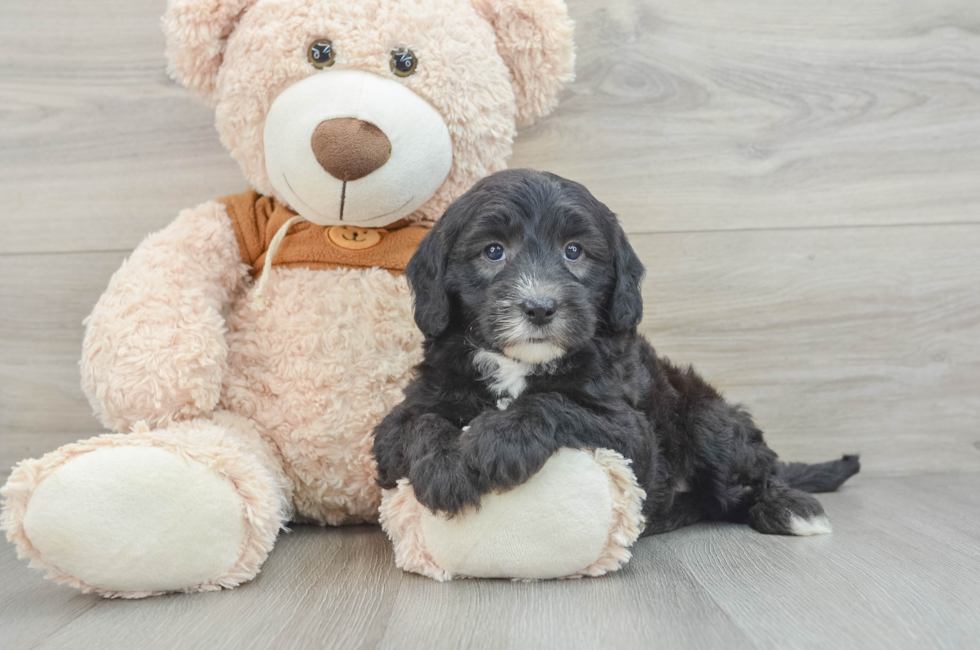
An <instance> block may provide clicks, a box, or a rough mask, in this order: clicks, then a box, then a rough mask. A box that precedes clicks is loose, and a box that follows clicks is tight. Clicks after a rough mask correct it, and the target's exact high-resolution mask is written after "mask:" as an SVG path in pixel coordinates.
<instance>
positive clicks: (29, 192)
mask: <svg viewBox="0 0 980 650" xmlns="http://www.w3.org/2000/svg"><path fill="white" fill-rule="evenodd" d="M164 5H165V2H164V0H143V1H141V2H134V1H133V0H89V1H87V2H77V0H44V2H39V1H38V0H3V2H0V196H3V197H4V201H3V203H2V206H3V207H2V209H0V229H2V232H3V236H0V479H2V478H4V476H5V474H4V472H5V471H6V468H8V467H10V465H12V464H13V463H14V462H15V461H17V460H19V459H21V458H24V457H27V456H37V455H40V454H43V453H44V452H46V451H48V450H50V449H53V448H55V447H57V446H58V445H60V444H64V443H66V442H69V441H72V440H75V439H78V438H81V437H88V436H91V435H94V434H97V433H99V432H101V428H100V425H99V424H98V422H97V421H96V420H95V419H94V418H93V417H92V415H91V411H90V408H89V405H88V403H87V402H86V400H85V398H84V396H83V395H82V392H81V389H80V387H79V376H78V366H77V361H78V357H79V352H80V347H81V338H82V325H81V322H82V319H83V318H84V317H85V315H86V314H87V313H88V312H89V311H90V310H91V308H92V306H93V304H94V303H95V301H96V299H97V297H98V296H99V294H100V293H101V291H102V290H103V289H104V288H105V286H106V284H107V282H108V279H109V277H110V275H111V274H112V272H113V271H114V270H115V269H116V268H117V267H118V266H119V264H120V263H121V262H122V260H123V259H124V258H125V257H126V255H127V254H128V253H129V251H131V250H132V248H133V247H134V246H135V245H136V244H137V243H138V242H139V241H140V239H141V238H142V237H143V236H145V235H146V234H147V233H148V232H151V231H153V230H155V229H158V228H161V227H163V226H164V225H166V224H167V223H168V222H169V221H171V220H172V219H173V218H174V216H175V215H176V213H177V211H178V210H179V209H181V208H185V207H188V206H193V205H196V204H198V203H200V202H202V201H205V200H208V199H212V198H214V197H217V196H222V195H225V194H229V193H232V192H237V191H241V190H243V189H244V187H245V185H244V182H243V180H242V176H241V173H240V171H239V169H238V167H237V165H236V164H235V163H234V162H233V161H232V160H231V159H230V157H229V156H228V154H227V152H226V151H225V150H224V149H223V148H222V147H221V145H220V143H219V142H218V138H217V135H216V133H215V131H214V127H213V115H212V113H211V111H210V110H209V109H208V108H206V107H204V106H203V105H202V104H201V103H200V102H197V101H195V100H194V99H193V98H192V97H191V95H190V93H189V92H187V91H185V90H183V89H181V88H179V87H177V86H176V85H175V84H173V83H172V82H170V81H169V80H168V79H167V78H166V76H165V74H164V60H163V57H162V52H163V38H162V35H161V33H160V28H159V16H160V15H161V14H162V12H163V8H164ZM569 7H570V13H571V14H572V16H573V18H575V20H576V22H577V25H578V27H577V42H578V79H577V80H576V81H575V82H574V83H573V84H572V85H571V86H569V88H568V89H567V90H566V91H565V92H564V94H563V97H562V101H561V104H560V105H559V107H558V110H557V111H556V113H555V114H554V115H552V116H551V117H549V118H548V119H546V120H544V121H542V122H540V123H539V124H537V125H535V126H533V127H530V128H528V129H524V130H522V131H521V133H520V136H519V141H518V143H517V145H516V148H515V154H514V157H513V159H512V165H513V166H531V167H536V168H540V169H548V170H551V171H554V172H556V173H559V174H562V175H565V176H568V177H571V178H573V179H575V180H578V181H581V182H583V183H584V184H586V185H587V186H588V187H589V188H591V189H592V190H593V192H594V193H595V194H596V195H597V196H598V197H599V198H600V199H602V200H604V201H605V202H606V203H608V204H609V205H610V206H611V207H612V208H613V209H614V210H615V211H616V212H618V213H619V214H620V216H621V218H622V220H623V223H624V225H625V227H626V229H627V230H628V232H629V233H630V237H631V240H632V241H633V243H634V245H635V247H636V248H637V250H638V251H639V252H640V255H641V256H642V258H643V260H644V262H645V263H646V265H647V268H648V276H647V280H646V283H645V285H644V296H645V299H646V314H645V320H644V324H643V328H644V331H645V333H646V334H647V335H648V336H649V337H650V338H651V340H652V341H653V342H654V344H655V345H656V346H657V347H658V349H659V350H660V351H661V352H663V353H666V354H667V355H669V356H670V357H672V358H673V359H674V360H675V361H681V362H692V363H694V364H695V365H696V366H697V367H698V368H699V369H700V370H701V371H702V373H703V374H704V375H705V376H706V377H708V378H709V379H710V380H711V381H713V382H714V383H716V384H717V385H718V386H719V387H720V388H722V389H723V390H724V391H725V393H726V394H727V395H728V396H729V397H730V398H732V399H734V400H736V401H742V402H745V403H746V404H748V405H749V406H750V407H751V409H752V410H753V412H754V413H755V415H756V417H757V420H758V421H759V422H760V423H761V424H762V425H763V428H764V429H765V430H766V435H767V438H768V440H769V441H770V443H771V445H772V446H773V447H774V448H775V449H776V450H777V451H778V452H779V453H780V454H781V455H782V456H783V457H785V458H790V459H795V460H811V461H812V460H822V459H825V458H830V457H835V456H837V455H838V454H839V453H841V452H854V451H857V452H861V453H862V460H863V465H864V471H863V473H862V475H861V476H859V477H858V478H857V479H855V481H854V482H853V484H851V485H849V486H848V487H847V489H846V490H845V491H844V492H842V493H841V494H836V495H830V496H828V497H826V499H825V502H826V504H827V506H828V510H829V511H830V513H831V515H832V517H833V519H834V523H835V525H836V532H835V534H834V535H833V536H831V537H829V538H824V539H801V540H795V539H794V540H790V539H774V538H768V537H762V536H759V535H755V534H753V533H750V532H749V531H746V530H743V529H740V528H730V527H698V528H693V529H690V530H686V531H682V532H678V533H676V534H672V535H669V536H665V537H661V538H656V539H649V540H644V541H643V542H641V543H640V544H639V546H638V548H637V554H636V558H635V560H634V561H633V563H632V564H631V565H630V566H629V568H628V569H627V570H626V571H624V572H623V573H622V574H620V575H616V576H610V577H608V578H604V579H601V580H588V581H577V582H563V583H541V584H509V583H499V582H482V581H481V582H464V583H458V584H451V585H437V584H435V583H432V582H428V581H426V580H423V579H420V578H417V577H414V576H403V575H401V573H400V572H398V571H397V570H396V569H395V568H394V567H393V565H392V563H391V554H390V549H389V547H388V544H387V543H386V542H385V540H384V538H383V537H382V535H381V534H380V533H379V531H378V530H376V529H372V528H357V529H346V530H328V531H323V530H309V529H305V528H297V529H296V531H294V532H293V533H292V534H290V535H288V536H286V537H284V538H283V539H282V540H281V542H280V544H279V546H278V547H277V550H276V552H275V554H274V555H273V556H272V558H271V559H270V560H269V563H268V565H267V566H266V568H265V570H264V572H263V574H262V576H261V577H260V579H259V580H257V581H256V582H254V583H253V584H250V585H248V586H247V587H245V588H243V589H240V590H237V591H234V592H230V593H219V594H203V595H194V596H174V597H168V598H163V599H157V600H153V601H145V602H102V601H100V600H99V599H97V598H91V597H85V596H80V595H77V594H74V593H73V592H71V591H70V590H67V589H64V588H59V587H56V586H55V585H52V584H50V583H45V582H42V581H40V579H39V578H38V576H37V575H35V574H34V573H33V572H29V571H27V570H26V569H25V567H24V566H23V565H22V564H21V563H16V562H14V560H13V552H12V548H11V547H10V546H9V545H7V544H5V543H4V544H2V545H0V558H2V559H0V648H2V649H3V650H6V649H7V648H20V647H33V646H35V645H38V644H40V646H41V647H74V648H85V647H126V648H131V647H146V646H148V645H153V644H156V645H158V646H159V647H195V646H200V647H208V648H222V647H228V648H239V647H272V645H274V646H275V647H281V648H290V647H320V646H323V647H359V646H367V647H374V646H379V645H383V646H385V647H393V648H408V647H441V646H444V647H462V646H467V645H468V646H472V647H495V648H496V647H504V646H506V645H513V646H516V645H522V644H523V645H528V646H536V647H546V646H554V647H565V648H569V647H596V646H601V645H605V646H610V645H613V641H622V642H623V644H624V645H625V644H626V643H630V644H631V645H633V646H636V647H640V646H641V645H642V647H657V648H671V647H695V646H698V645H703V646H708V645H715V646H719V647H725V648H729V647H733V648H737V647H742V646H758V647H779V648H785V647H789V646H787V645H786V643H785V642H786V641H787V640H791V641H792V643H791V644H790V645H793V646H798V647H809V646H813V647H817V646H820V647H860V648H872V647H882V648H895V647H917V648H927V647H950V648H953V647H964V648H965V647H978V645H977V641H976V639H977V638H980V623H978V621H980V614H978V612H980V585H978V574H977V570H978V559H977V558H978V556H980V542H978V532H980V531H978V521H980V502H978V496H977V495H978V493H980V490H978V488H980V2H977V0H929V1H928V2H913V1H900V0H821V1H820V2H813V1H812V0H742V1H740V2H725V1H723V0H697V1H692V0H569ZM273 641H274V642H275V643H274V644H273Z"/></svg>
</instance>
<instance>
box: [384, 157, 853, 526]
mask: <svg viewBox="0 0 980 650" xmlns="http://www.w3.org/2000/svg"><path fill="white" fill-rule="evenodd" d="M407 273H408V277H409V281H410V283H411V285H412V289H413V291H414V293H415V317H416V320H417V322H418V324H419V327H420V328H421V329H422V330H423V331H424V332H425V333H426V342H425V358H424V359H423V361H422V363H421V364H420V365H419V367H418V368H417V370H416V376H415V378H414V379H413V380H412V382H411V383H410V384H409V386H408V388H407V389H406V397H405V401H404V402H403V403H402V404H400V405H398V406H397V407H396V408H395V409H394V410H393V411H392V412H391V413H390V414H389V415H388V416H387V417H386V418H385V419H384V421H383V422H382V423H381V425H380V426H379V427H378V429H377V431H376V437H375V445H374V452H375V455H376V457H377V460H378V473H379V481H380V483H381V485H382V487H384V488H386V489H393V488H396V486H398V484H399V481H401V480H403V479H405V478H407V479H409V480H410V482H411V485H412V487H413V489H414V494H415V496H416V497H417V499H418V500H419V501H420V502H421V503H422V505H424V506H427V507H428V508H430V509H431V510H434V511H442V512H445V513H448V514H449V515H455V514H457V513H460V512H462V511H463V510H464V509H466V508H468V507H471V506H479V505H480V504H481V501H482V499H483V498H485V497H484V495H487V494H490V493H493V492H499V491H507V490H510V489H513V488H515V487H516V486H520V485H522V484H524V483H525V482H526V481H528V480H529V479H530V478H531V477H532V476H534V475H535V474H536V473H537V472H538V471H540V470H541V468H542V467H543V466H544V465H545V463H546V462H548V460H549V459H550V458H551V457H552V456H553V455H554V454H555V453H556V452H558V451H559V450H560V449H561V448H563V447H572V448H606V449H611V450H613V451H616V452H618V453H620V454H622V456H624V457H625V458H627V459H629V460H631V461H632V469H633V472H634V473H635V474H636V478H637V480H638V482H639V485H640V487H641V488H642V489H643V490H644V491H645V492H646V499H645V501H644V503H643V515H644V517H645V519H646V522H647V523H646V530H645V533H647V534H650V533H656V532H663V531H668V530H672V529H675V528H678V527H680V526H684V525H687V524H691V523H694V522H696V521H700V520H703V519H725V520H729V521H739V522H747V523H749V524H750V525H752V526H753V527H754V528H755V529H756V530H759V531H761V532H764V533H779V534H796V535H805V534H815V533H822V532H830V531H829V525H828V524H827V523H826V519H825V518H824V515H823V509H822V508H821V506H820V504H819V502H817V501H816V499H814V498H813V497H811V496H810V495H809V494H806V493H804V492H803V491H801V490H802V489H806V490H810V491H814V492H818V491H825V490H833V489H836V488H837V487H838V486H839V485H840V484H841V483H843V482H844V481H845V480H846V479H847V478H848V477H850V476H851V475H852V474H854V473H855V472H857V471H858V463H857V458H856V457H845V458H844V459H843V460H840V461H834V462H832V463H825V464H822V465H815V466H805V465H801V464H796V463H794V464H791V465H783V464H781V463H780V462H779V461H777V457H776V454H775V452H773V451H772V450H771V449H769V447H768V446H766V444H765V442H764V440H763V437H762V432H761V431H760V430H759V429H758V428H757V427H756V426H755V424H754V423H753V422H752V419H751V418H750V417H749V415H748V413H747V412H746V411H745V410H743V409H742V408H740V407H738V406H734V405H731V404H728V403H727V402H725V401H724V400H723V399H722V397H721V395H720V394H719V393H718V392H717V391H715V390H714V389H713V388H712V387H711V386H709V385H708V384H707V383H706V382H705V381H704V380H702V379H701V377H699V376H698V375H697V373H695V372H694V370H693V369H691V368H687V369H682V368H678V367H677V366H675V365H673V364H671V363H670V362H669V361H668V360H667V359H664V358H662V357H658V356H657V355H656V354H655V352H654V350H653V348H652V347H651V346H650V345H649V344H648V343H647V342H646V340H644V339H643V337H642V336H640V335H639V334H638V333H637V331H636V327H637V324H638V323H639V321H640V318H641V316H642V313H643V303H642V298H641V295H640V281H641V279H642V277H643V266H642V264H641V263H640V260H639V259H638V258H637V256H636V254H635V253H634V252H633V249H632V248H631V247H630V244H629V241H628V240H627V238H626V235H625V234H624V233H623V231H622V229H621V228H620V226H619V224H618V223H617V220H616V217H615V215H614V214H613V213H612V212H611V211H610V210H609V209H608V208H607V207H606V206H605V205H603V204H602V203H600V202H599V201H597V200H596V199H595V198H594V197H593V196H592V195H591V194H590V193H589V192H588V190H586V189H585V188H584V187H582V186H581V185H579V184H578V183H574V182H571V181H568V180H565V179H562V178H559V177H557V176H554V175H552V174H545V173H539V172H533V171H530V170H510V171H504V172H499V173H497V174H495V175H493V176H491V177H489V178H487V179H484V180H483V181H480V182H479V183H477V184H476V186H474V188H473V189H472V190H470V191H469V192H468V193H467V194H465V195H464V196H463V197H461V198H460V199H459V200H458V201H456V202H455V203H454V204H453V205H452V206H451V207H450V209H449V210H448V211H447V212H446V215H445V216H444V217H443V219H442V220H441V221H440V222H439V223H438V224H437V225H436V227H435V228H434V229H433V231H432V232H431V233H429V235H428V236H427V237H426V239H425V240H424V241H423V243H422V245H421V246H420V248H419V251H418V252H417V253H416V255H415V257H414V258H413V259H412V261H411V263H410V264H409V267H408V269H407Z"/></svg>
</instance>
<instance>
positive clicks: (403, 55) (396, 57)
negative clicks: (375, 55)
mask: <svg viewBox="0 0 980 650" xmlns="http://www.w3.org/2000/svg"><path fill="white" fill-rule="evenodd" d="M388 64H389V65H390V66H391V71H392V72H393V73H394V74H395V76H396V77H408V76H410V75H412V74H415V68H417V67H418V65H419V60H418V59H417V58H415V52H413V51H411V50H407V49H399V50H395V51H394V52H392V53H391V59H389V61H388Z"/></svg>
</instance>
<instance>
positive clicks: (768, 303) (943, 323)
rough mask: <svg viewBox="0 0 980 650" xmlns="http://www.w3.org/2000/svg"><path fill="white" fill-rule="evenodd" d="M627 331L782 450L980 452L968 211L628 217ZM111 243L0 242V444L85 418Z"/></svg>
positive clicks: (86, 429)
mask: <svg viewBox="0 0 980 650" xmlns="http://www.w3.org/2000/svg"><path fill="white" fill-rule="evenodd" d="M632 241H633V245H634V246H635V248H636V249H637V251H638V253H639V254H640V256H641V258H642V259H643V260H644V261H645V263H646V264H647V267H648V274H647V280H646V282H645V284H644V299H645V301H646V318H645V320H644V323H643V325H642V329H643V331H644V332H645V333H646V335H647V336H648V337H649V338H650V340H651V341H652V342H653V343H654V345H655V346H656V347H657V348H658V349H659V351H660V352H661V353H664V354H666V355H667V356H669V357H671V358H672V359H674V360H675V361H677V362H679V363H693V364H694V365H695V367H696V368H698V369H699V370H700V371H701V372H702V374H704V376H705V377H706V378H707V379H708V380H709V381H711V382H713V383H714V384H716V385H717V386H719V387H720V388H721V389H722V390H723V391H725V393H726V394H727V396H728V397H729V398H730V399H732V400H733V401H738V402H744V403H745V404H747V405H748V406H749V407H750V408H751V410H752V411H753V412H754V413H755V415H756V417H757V419H758V421H759V423H760V424H761V425H762V427H763V429H764V430H765V431H766V434H767V438H768V440H769V442H770V444H771V446H772V447H773V448H774V449H776V450H777V452H779V453H780V454H781V455H782V456H783V457H784V458H789V459H797V460H804V461H816V460H823V459H826V458H833V457H836V456H837V455H839V454H841V453H844V452H853V451H856V452H862V453H863V454H864V467H865V471H866V472H869V473H917V472H944V471H966V470H970V471H977V470H980V448H978V446H977V443H978V441H980V433H978V431H980V429H978V421H980V390H978V385H980V349H978V347H977V346H976V341H977V340H978V337H980V299H978V298H980V297H978V295H977V292H976V287H977V286H978V285H980V262H978V260H980V257H978V256H977V253H976V251H977V250H980V227H977V226H973V225H964V226H929V227H908V228H893V227H891V228H854V229H830V230H791V231H744V232H727V233H722V232H715V233H711V232H705V233H662V234H637V235H634V236H633V237H632ZM123 256H124V254H123V253H87V254H71V255H62V256H59V259H58V263H57V264H52V262H51V256H46V255H23V256H6V257H4V256H0V300H2V302H3V304H4V305H6V306H8V307H9V308H8V309H7V310H4V311H3V312H2V313H0V401H2V402H3V408H2V409H0V461H3V462H4V467H5V468H6V467H9V465H10V464H12V463H13V462H14V461H15V460H18V459H20V458H22V457H24V456H32V455H38V454H40V453H43V452H45V451H48V450H49V449H52V448H54V447H55V446H57V445H59V444H63V443H64V442H67V441H70V440H73V439H75V438H80V437H87V436H90V435H94V434H96V433H99V432H100V431H101V428H100V425H99V423H98V422H97V421H96V420H95V419H94V418H93V417H92V416H91V412H90V408H89V405H88V403H87V401H86V400H85V398H84V396H83V395H82V393H81V390H80V388H79V385H78V381H79V379H78V367H77V359H78V356H79V354H80V348H81V338H82V327H81V321H82V319H83V318H84V317H85V315H86V314H87V313H88V311H89V310H90V309H91V305H92V304H94V302H95V300H96V299H97V297H98V295H99V293H100V292H101V291H102V290H103V288H104V287H105V285H106V284H107V282H108V279H109V276H110V275H111V273H112V272H113V271H114V270H115V268H116V267H117V266H118V264H119V263H120V261H121V259H122V257H123Z"/></svg>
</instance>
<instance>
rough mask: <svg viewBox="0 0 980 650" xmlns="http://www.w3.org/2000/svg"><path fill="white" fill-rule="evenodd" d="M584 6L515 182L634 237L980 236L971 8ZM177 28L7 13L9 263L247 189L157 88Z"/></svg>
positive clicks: (979, 84)
mask: <svg viewBox="0 0 980 650" xmlns="http://www.w3.org/2000/svg"><path fill="white" fill-rule="evenodd" d="M569 5H570V12H571V14H572V16H573V17H574V18H575V19H576V21H577V23H578V32H577V43H578V79H577V81H576V82H575V83H574V84H572V85H571V86H570V87H569V88H568V90H567V91H566V92H565V93H564V95H563V98H562V102H561V104H560V105H559V108H558V111H557V112H556V113H555V114H554V115H553V116H551V117H550V118H548V119H546V120H545V121H543V122H542V123H541V124H539V125H537V126H535V127H532V128H530V129H526V130H524V131H523V132H522V133H521V136H520V138H519V141H518V143H517V148H516V153H515V156H514V158H513V161H512V163H513V165H515V166H520V165H529V166H534V167H539V168H546V169H551V170H553V171H555V172H557V173H560V174H563V175H566V176H569V177H571V178H574V179H576V180H579V181H581V182H583V183H585V184H586V185H587V186H589V187H590V188H592V189H593V190H594V191H595V192H596V193H597V194H598V195H599V196H600V197H603V198H604V199H605V200H607V201H608V202H609V203H610V205H611V206H612V207H613V208H614V209H615V210H617V211H618V212H620V213H621V214H622V216H623V219H624V221H625V223H626V224H627V226H628V228H629V230H630V231H631V232H651V231H678V230H717V229H722V230H730V229H742V228H796V227H804V226H805V227H813V226H834V225H855V224H896V223H901V224H909V223H962V222H974V223H975V222H977V221H978V220H980V187H978V185H980V184H978V183H977V182H976V178H977V171H978V170H980V111H977V110H976V108H977V105H978V103H980V5H977V3H975V2H973V0H933V1H932V2H928V3H896V2H894V1H893V0H864V1H862V2H860V3H854V2H850V1H849V0H833V1H830V2H820V3H812V2H806V1H805V0H792V1H789V2H787V1H785V0H753V2H752V3H750V4H746V3H735V4H731V3H725V2H721V1H718V0H715V1H711V2H698V3H690V2H687V0H657V1H654V0H643V1H635V0H613V1H611V2H606V1H605V0H603V1H599V0H576V1H572V2H569ZM163 7H164V2H163V0H155V1H153V2H144V3H133V2H130V1H127V0H99V2H98V3H97V4H88V3H82V4H79V3H77V2H73V0H46V1H45V2H43V3H37V2H28V1H27V0H19V1H15V0H10V1H8V2H5V3H3V6H2V7H0V95H2V96H3V97H4V100H3V104H2V110H3V123H4V128H3V129H2V130H0V192H2V193H3V196H4V197H5V198H6V204H5V208H6V209H5V210H4V211H2V212H0V226H2V227H3V229H4V232H5V233H6V236H5V237H4V238H2V239H0V252H42V251H66V250H117V249H127V248H132V247H133V246H135V245H136V243H137V242H138V241H139V240H140V239H141V238H142V237H143V236H144V235H145V234H146V233H147V232H149V231H151V230H154V229H157V228H160V227H162V226H163V225H165V224H166V223H168V222H169V221H170V220H171V219H172V218H173V216H174V215H175V214H176V212H177V210H179V209H181V208H183V207H188V206H192V205H196V204H197V203H199V202H201V201H205V200H208V199H211V198H213V197H215V196H223V195H225V194H228V193H231V192H235V191H240V190H241V189H243V185H244V183H243V181H242V178H241V174H240V172H239V170H238V168H237V166H236V165H235V163H234V162H232V160H231V159H230V157H229V156H228V155H227V153H226V152H225V151H224V150H223V149H222V147H221V145H220V144H219V143H218V138H217V135H216V133H215V131H214V128H213V117H212V114H211V111H210V110H209V109H207V108H206V107H204V106H203V105H202V104H201V103H200V102H198V101H196V100H195V99H194V98H193V97H192V95H191V93H190V92H188V91H185V90H183V89H181V88H179V87H177V86H176V85H174V84H173V83H172V82H170V81H169V80H168V79H167V78H166V76H165V74H164V61H163V57H162V52H163V37H162V34H161V33H160V29H159V23H158V18H159V16H160V14H162V12H163ZM66 53H70V61H71V64H70V65H66V64H65V62H66ZM53 189H56V191H52V190H53Z"/></svg>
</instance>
